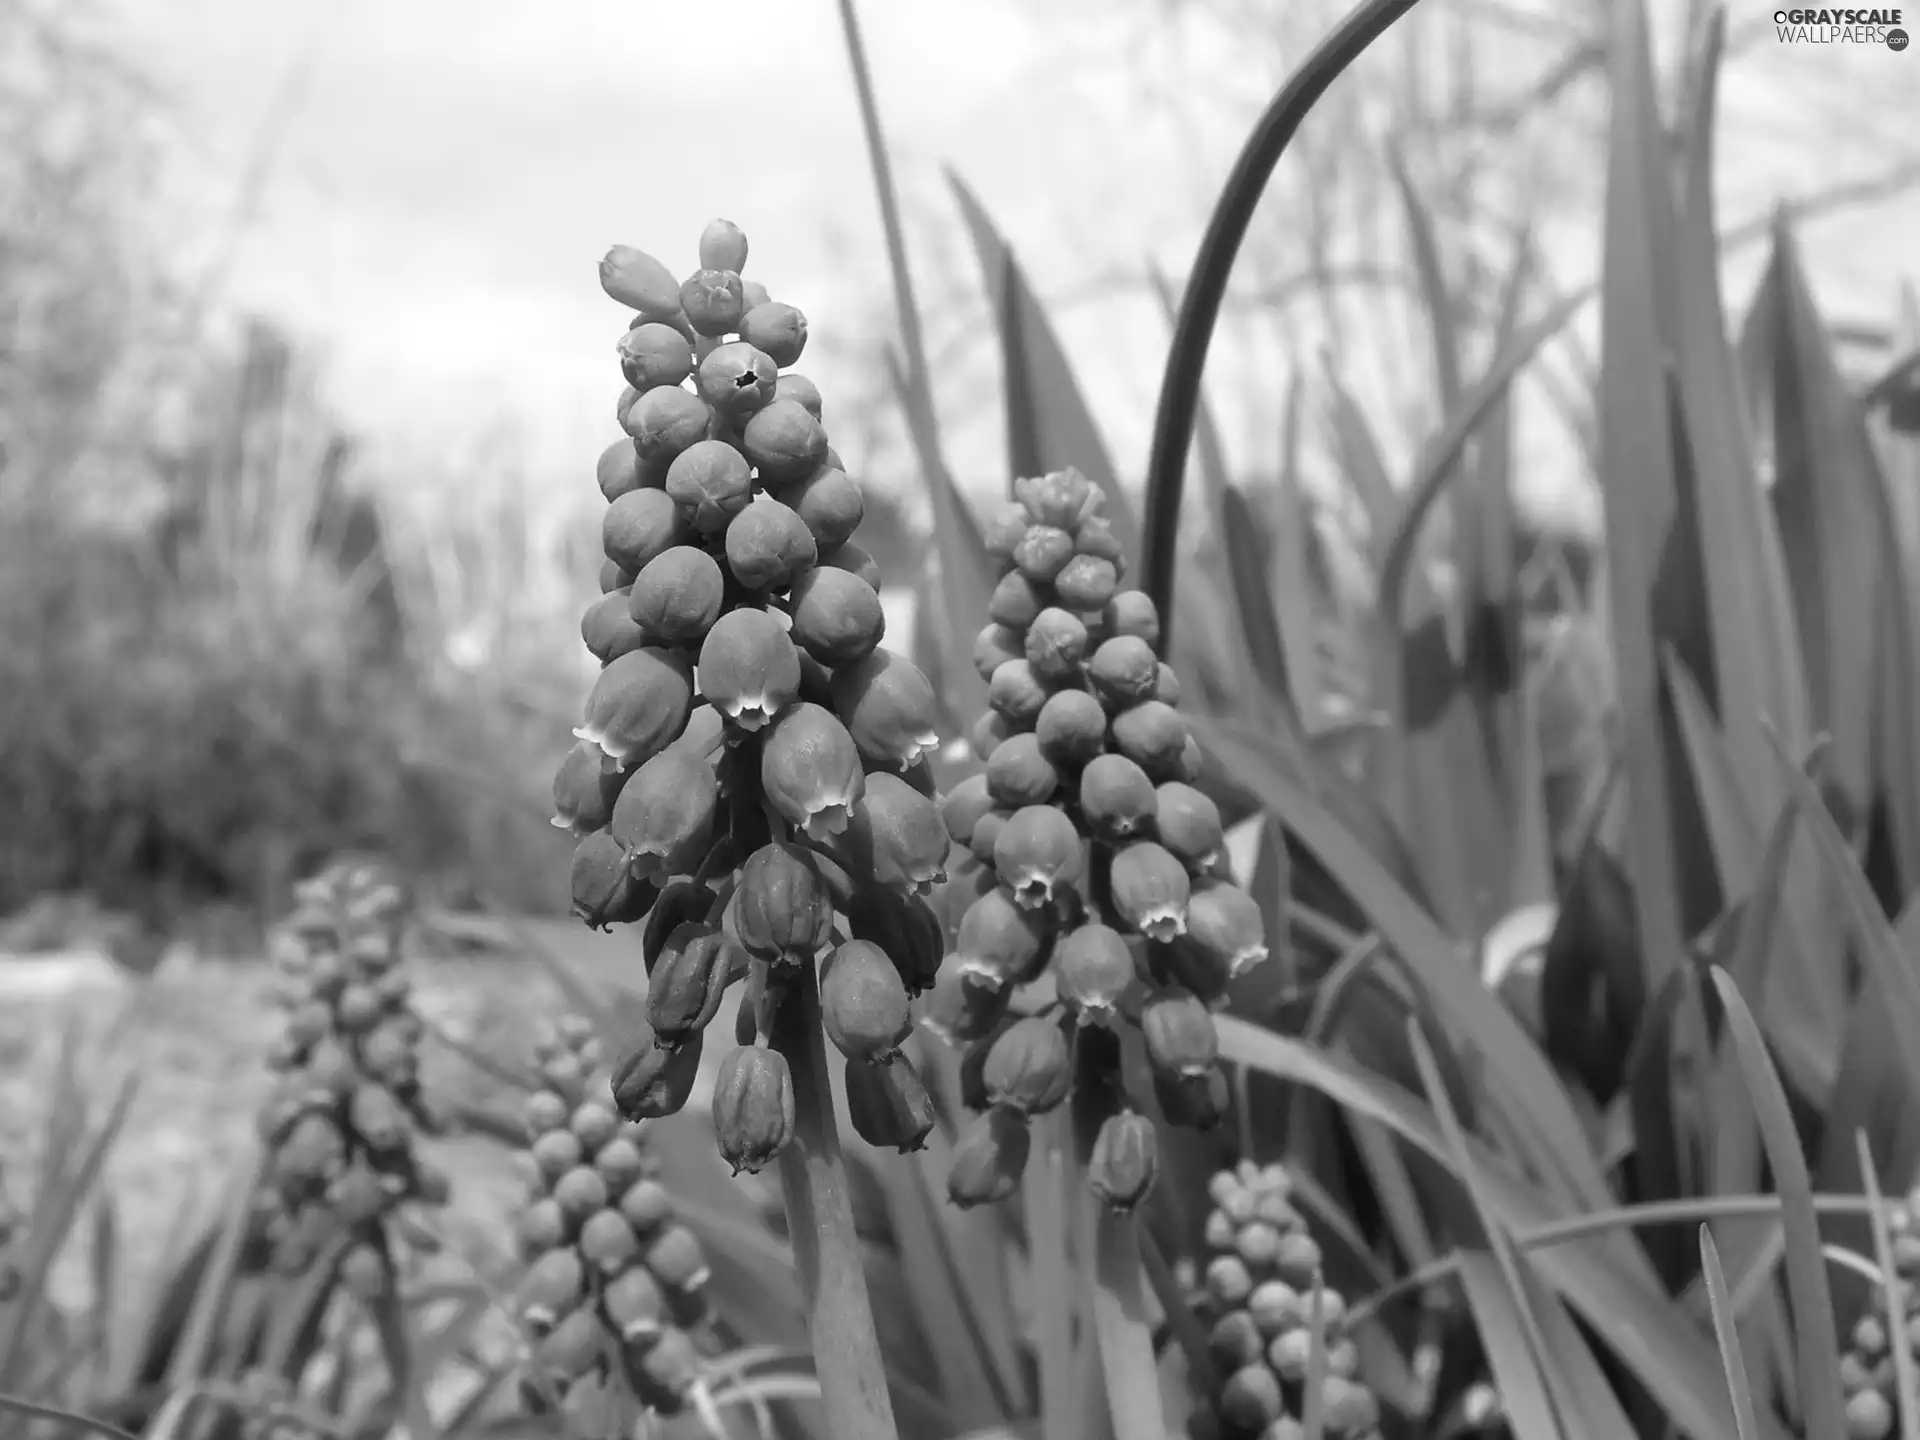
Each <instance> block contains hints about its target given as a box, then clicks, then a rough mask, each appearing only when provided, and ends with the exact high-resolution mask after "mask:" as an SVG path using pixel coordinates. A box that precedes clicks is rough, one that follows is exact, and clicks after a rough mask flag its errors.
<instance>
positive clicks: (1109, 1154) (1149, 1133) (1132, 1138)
mask: <svg viewBox="0 0 1920 1440" xmlns="http://www.w3.org/2000/svg"><path fill="white" fill-rule="evenodd" d="M1159 1170H1160V1140H1159V1136H1158V1135H1156V1134H1155V1133H1154V1128H1153V1122H1152V1121H1151V1120H1149V1119H1148V1118H1147V1117H1146V1116H1144V1115H1138V1114H1135V1113H1134V1112H1133V1111H1131V1110H1124V1111H1122V1112H1121V1113H1120V1114H1118V1115H1109V1116H1108V1117H1107V1118H1106V1120H1105V1121H1103V1122H1102V1123H1101V1126H1100V1133H1099V1134H1098V1135H1097V1136H1095V1137H1094V1142H1093V1154H1092V1156H1091V1157H1090V1158H1089V1160H1088V1162H1087V1183H1088V1184H1089V1185H1090V1186H1092V1187H1093V1193H1094V1194H1095V1195H1097V1196H1099V1197H1100V1199H1101V1200H1103V1201H1105V1202H1106V1204H1107V1205H1108V1207H1109V1208H1111V1209H1114V1210H1117V1211H1120V1212H1121V1213H1123V1214H1124V1213H1125V1212H1127V1211H1130V1210H1132V1209H1133V1208H1134V1207H1135V1206H1137V1205H1138V1204H1139V1203H1140V1202H1141V1201H1142V1200H1144V1199H1146V1198H1147V1192H1148V1191H1150V1190H1151V1189H1153V1182H1154V1179H1155V1177H1156V1176H1157V1175H1158V1174H1159Z"/></svg>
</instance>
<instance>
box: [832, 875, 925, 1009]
mask: <svg viewBox="0 0 1920 1440" xmlns="http://www.w3.org/2000/svg"><path fill="white" fill-rule="evenodd" d="M846 920H847V928H848V929H849V930H850V931H852V932H853V938H854V939H856V940H871V941H872V942H873V943H874V944H875V945H878V946H879V947H880V948H881V950H883V951H885V952H886V956H887V958H888V959H889V960H891V961H892V962H893V968H894V969H895V970H897V971H899V972H900V979H901V981H902V982H903V983H904V984H905V985H906V987H907V992H908V993H909V994H913V995H917V994H919V993H920V992H921V991H923V990H926V989H929V988H930V987H931V986H932V985H933V983H934V980H935V979H936V977H937V976H938V975H939V973H940V962H941V960H942V959H943V958H945V957H944V955H943V953H942V951H943V947H944V944H945V938H946V937H945V931H944V930H943V928H942V926H941V922H940V917H939V916H938V915H937V914H935V913H934V910H933V907H932V906H930V905H929V904H927V902H926V901H925V900H923V899H921V898H920V897H919V896H917V895H906V894H902V893H901V892H900V891H898V890H890V889H885V888H882V887H878V886H868V885H862V886H858V887H856V888H855V890H854V892H853V898H852V899H851V900H849V901H848V902H847V905H846Z"/></svg>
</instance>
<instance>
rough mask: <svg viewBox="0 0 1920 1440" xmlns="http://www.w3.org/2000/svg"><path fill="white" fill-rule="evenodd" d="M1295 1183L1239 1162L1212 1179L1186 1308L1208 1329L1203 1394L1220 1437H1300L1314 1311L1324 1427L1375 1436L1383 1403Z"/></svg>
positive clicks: (1368, 1439) (1273, 1170) (1367, 1438)
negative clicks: (1201, 1266)
mask: <svg viewBox="0 0 1920 1440" xmlns="http://www.w3.org/2000/svg"><path fill="white" fill-rule="evenodd" d="M1292 1189H1293V1185H1292V1181H1291V1179H1290V1177H1289V1176H1288V1175H1287V1172H1286V1171H1285V1170H1284V1169H1283V1168H1282V1167H1281V1166H1278V1165H1268V1166H1264V1167H1262V1166H1259V1165H1255V1164H1254V1163H1252V1162H1251V1161H1245V1160H1243V1161H1241V1162H1240V1165H1239V1167H1238V1168H1237V1169H1235V1170H1222V1171H1220V1172H1218V1173H1217V1174H1215V1175H1214V1176H1213V1178H1212V1180H1211V1181H1210V1182H1209V1184H1208V1187H1207V1190H1208V1195H1209V1197H1210V1198H1211V1199H1212V1201H1213V1209H1212V1210H1211V1211H1210V1212H1209V1213H1208V1215H1207V1220H1206V1244H1207V1249H1208V1252H1209V1254H1208V1259H1207V1263H1206V1268H1205V1271H1204V1273H1203V1275H1202V1278H1201V1282H1200V1287H1199V1292H1198V1293H1197V1294H1196V1295H1194V1296H1193V1297H1192V1305H1193V1309H1194V1312H1195V1313H1196V1315H1198V1316H1199V1317H1200V1319H1201V1320H1202V1321H1203V1322H1204V1323H1205V1324H1207V1325H1208V1326H1209V1330H1208V1336H1207V1344H1208V1348H1209V1349H1210V1350H1211V1352H1212V1357H1213V1361H1214V1364H1215V1366H1216V1367H1217V1369H1218V1371H1219V1373H1220V1375H1221V1376H1222V1377H1223V1383H1222V1385H1221V1389H1220V1393H1219V1394H1218V1395H1214V1396H1209V1397H1206V1398H1207V1400H1208V1401H1209V1402H1210V1404H1211V1406H1212V1408H1213V1410H1214V1412H1215V1414H1216V1415H1217V1417H1218V1419H1219V1422H1220V1430H1221V1434H1222V1437H1223V1440H1300V1437H1301V1436H1302V1435H1303V1434H1304V1431H1303V1430H1302V1427H1301V1424H1300V1419H1301V1416H1302V1415H1303V1414H1304V1400H1305V1389H1306V1385H1307V1380H1308V1375H1309V1373H1310V1367H1311V1365H1312V1364H1313V1352H1314V1346H1315V1336H1314V1316H1315V1312H1316V1309H1317V1311H1318V1317H1319V1332H1320V1333H1319V1339H1318V1343H1319V1345H1320V1347H1321V1351H1322V1358H1321V1361H1320V1363H1321V1365H1322V1367H1323V1369H1322V1375H1323V1378H1322V1381H1321V1386H1320V1397H1319V1398H1320V1415H1321V1419H1322V1423H1323V1426H1324V1429H1325V1432H1326V1433H1327V1434H1328V1435H1336V1436H1354V1437H1364V1440H1373V1437H1375V1436H1377V1435H1378V1433H1379V1424H1380V1404H1379V1401H1378V1400H1377V1399H1376V1398H1375V1397H1374V1394H1373V1392H1372V1391H1371V1390H1369V1389H1368V1388H1367V1387H1366V1386H1365V1385H1364V1384H1362V1383H1361V1382H1360V1381H1359V1380H1358V1379H1357V1378H1355V1377H1356V1374H1357V1372H1358V1370H1359V1362H1360V1354H1359V1350H1358V1347H1357V1346H1356V1345H1355V1343H1354V1341H1353V1339H1352V1338H1351V1337H1350V1336H1349V1335H1348V1334H1347V1333H1346V1313H1347V1308H1346V1303H1345V1301H1344V1300H1343V1299H1342V1297H1341V1295H1340V1292H1339V1291H1337V1290H1334V1289H1332V1288H1331V1287H1329V1286H1327V1285H1326V1284H1325V1283H1324V1282H1323V1280H1322V1278H1321V1273H1320V1246H1319V1245H1318V1243H1316V1242H1315V1240H1314V1238H1313V1237H1312V1235H1310V1234H1308V1233H1307V1227H1306V1224H1305V1222H1304V1221H1303V1220H1302V1218H1301V1216H1300V1214H1299V1212H1298V1211H1297V1210H1295V1209H1294V1207H1293V1203H1292V1199H1291V1195H1292ZM1316 1296H1317V1297H1318V1303H1317V1305H1316V1302H1315V1297H1316Z"/></svg>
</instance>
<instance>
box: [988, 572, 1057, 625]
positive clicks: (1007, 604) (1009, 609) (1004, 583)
mask: <svg viewBox="0 0 1920 1440" xmlns="http://www.w3.org/2000/svg"><path fill="white" fill-rule="evenodd" d="M1049 598H1050V592H1049V591H1048V588H1047V587H1046V586H1042V585H1036V584H1034V583H1033V581H1031V580H1029V579H1027V577H1026V576H1024V575H1022V574H1021V573H1020V572H1019V571H1018V570H1009V571H1008V572H1007V573H1006V574H1005V575H1002V576H1001V577H1000V583H999V584H998V585H996V586H994V588H993V594H992V595H990V596H988V597H987V618H988V619H989V620H991V621H993V622H994V623H995V624H996V625H1005V626H1006V627H1007V628H1008V629H1009V630H1025V629H1026V628H1027V627H1028V626H1029V625H1031V624H1033V622H1034V620H1035V619H1036V618H1037V617H1038V616H1039V614H1040V612H1041V611H1042V610H1044V609H1046V608H1047V602H1048V599H1049Z"/></svg>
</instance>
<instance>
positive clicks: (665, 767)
mask: <svg viewBox="0 0 1920 1440" xmlns="http://www.w3.org/2000/svg"><path fill="white" fill-rule="evenodd" d="M719 806H720V782H719V781H718V780H717V779H716V778H715V776H714V773H713V767H712V766H711V765H709V764H708V763H707V762H706V760H705V758H704V757H702V756H700V755H697V754H695V753H693V752H692V751H690V750H684V749H681V748H679V747H677V746H670V747H668V748H667V749H665V750H663V751H661V752H660V753H659V754H658V755H656V756H654V757H653V758H652V759H651V760H649V761H647V762H646V764H644V765H642V766H641V767H640V768H639V769H638V770H636V771H634V772H633V777H632V778H631V779H630V780H628V781H627V783H626V786H625V788H624V789H622V790H621V792H620V799H619V800H618V801H617V802H616V803H615V804H614V807H613V820H612V823H611V824H610V825H609V826H608V833H610V834H611V835H612V836H613V838H614V839H616V840H618V841H619V842H620V843H621V844H622V845H625V846H626V847H627V850H628V853H629V857H630V863H631V865H632V867H633V873H634V874H635V875H636V876H637V877H638V878H640V879H642V880H656V881H657V880H665V879H666V878H667V877H668V876H670V875H687V874H691V873H692V872H693V871H694V870H696V869H698V868H699V865H700V862H701V861H702V860H704V859H706V856H707V852H708V851H709V850H710V849H711V848H712V847H713V837H714V818H715V815H716V812H717V811H718V809H719Z"/></svg>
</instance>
